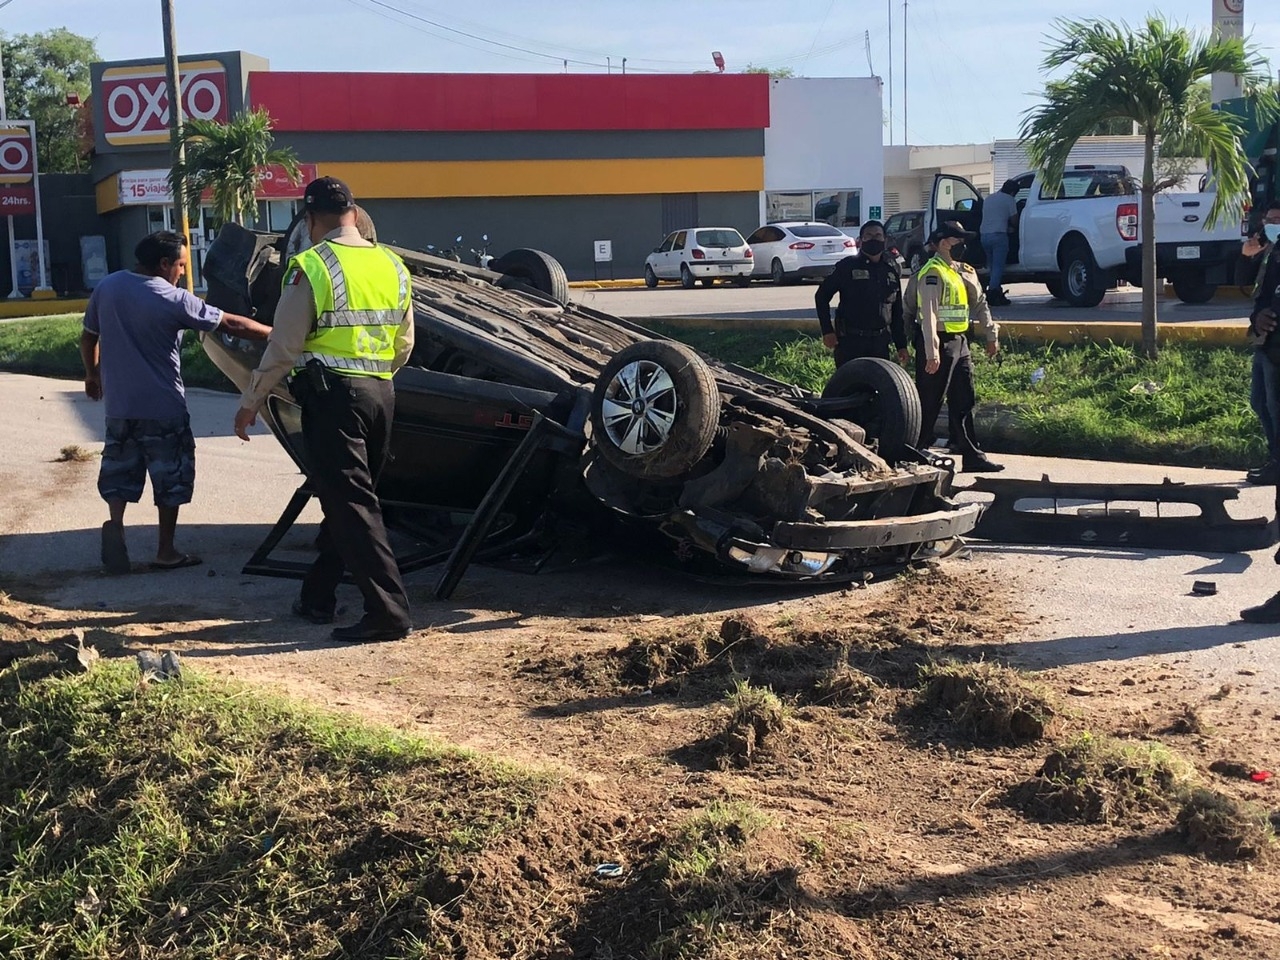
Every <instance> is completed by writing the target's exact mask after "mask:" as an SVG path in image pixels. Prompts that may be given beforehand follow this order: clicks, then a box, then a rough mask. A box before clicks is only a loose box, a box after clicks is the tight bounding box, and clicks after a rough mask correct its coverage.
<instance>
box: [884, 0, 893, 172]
mask: <svg viewBox="0 0 1280 960" xmlns="http://www.w3.org/2000/svg"><path fill="white" fill-rule="evenodd" d="M886 6H887V7H888V11H887V12H888V14H889V146H891V147H892V146H893V0H887V2H886Z"/></svg>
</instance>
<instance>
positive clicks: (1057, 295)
mask: <svg viewBox="0 0 1280 960" xmlns="http://www.w3.org/2000/svg"><path fill="white" fill-rule="evenodd" d="M1045 287H1046V288H1047V289H1048V291H1049V296H1051V297H1053V299H1055V300H1061V299H1062V281H1061V280H1050V281H1048V282H1047V283H1045Z"/></svg>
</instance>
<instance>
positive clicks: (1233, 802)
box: [1178, 788, 1276, 860]
mask: <svg viewBox="0 0 1280 960" xmlns="http://www.w3.org/2000/svg"><path fill="white" fill-rule="evenodd" d="M1178 826H1179V827H1180V828H1181V829H1182V832H1183V835H1184V836H1185V837H1186V838H1187V842H1188V843H1190V844H1191V846H1192V847H1193V848H1194V849H1195V850H1197V851H1199V852H1200V853H1203V854H1206V855H1207V856H1211V857H1216V858H1219V859H1224V860H1264V859H1268V858H1270V857H1271V856H1272V855H1273V854H1274V853H1275V850H1276V831H1275V827H1274V826H1273V825H1272V823H1271V819H1270V814H1269V813H1268V811H1267V810H1265V809H1264V808H1263V807H1260V806H1259V805H1258V804H1256V803H1248V802H1247V801H1241V800H1237V799H1235V798H1234V797H1229V796H1227V795H1226V794H1224V793H1219V792H1218V791H1216V790H1206V789H1204V788H1198V789H1195V790H1192V791H1191V793H1190V794H1189V795H1188V796H1187V798H1186V800H1185V801H1184V802H1183V804H1182V809H1181V810H1179V811H1178Z"/></svg>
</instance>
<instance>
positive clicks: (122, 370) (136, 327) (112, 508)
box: [80, 231, 271, 573]
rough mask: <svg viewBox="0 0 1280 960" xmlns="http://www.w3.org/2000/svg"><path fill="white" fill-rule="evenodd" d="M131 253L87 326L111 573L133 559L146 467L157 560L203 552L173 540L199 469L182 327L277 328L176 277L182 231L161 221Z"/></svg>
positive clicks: (256, 333)
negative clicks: (128, 265) (130, 534)
mask: <svg viewBox="0 0 1280 960" xmlns="http://www.w3.org/2000/svg"><path fill="white" fill-rule="evenodd" d="M134 255H135V256H136V258H137V261H138V262H137V265H136V266H135V267H134V268H133V269H132V270H120V271H117V272H116V273H113V274H111V275H110V276H109V277H107V278H106V279H105V280H103V281H102V282H101V283H99V284H98V286H97V287H96V288H95V289H94V291H93V296H92V297H90V298H89V307H88V309H87V310H86V311H85V315H84V332H83V333H82V334H81V335H80V356H81V358H82V359H83V360H84V370H85V374H84V392H85V393H86V394H87V395H88V396H89V397H90V399H93V400H102V399H104V398H105V400H106V406H107V411H106V413H107V424H106V433H107V438H106V445H105V446H104V447H103V450H102V466H101V469H100V470H99V473H98V492H99V493H100V494H101V495H102V499H104V500H105V501H107V509H108V511H109V514H110V519H109V520H107V522H106V523H104V524H103V525H102V563H103V566H105V567H106V569H107V571H108V572H109V573H128V572H129V570H130V569H131V568H130V564H129V551H128V548H127V547H126V545H125V539H124V511H125V507H126V506H127V505H128V504H130V503H137V502H138V501H139V500H140V499H142V487H143V484H144V482H145V480H146V477H147V474H148V473H149V474H150V475H151V492H152V494H153V495H154V497H155V503H156V509H157V510H158V511H159V518H160V523H159V528H160V538H159V545H158V547H157V549H156V558H155V560H154V561H153V562H152V563H151V567H152V569H156V570H172V569H175V568H178V567H189V566H193V565H195V564H197V563H199V562H200V559H199V558H198V557H194V556H191V555H190V554H185V553H180V552H179V551H178V550H177V549H176V548H175V547H174V543H173V539H174V532H175V530H176V528H177V525H178V508H179V507H180V506H182V504H184V503H190V502H191V494H192V488H193V486H194V484H195V475H196V464H195V452H196V443H195V438H194V437H193V436H192V434H191V420H190V418H189V416H188V415H187V397H186V391H185V389H184V387H183V383H182V363H181V359H180V357H179V351H180V349H181V347H182V332H183V331H184V330H195V331H198V332H204V333H208V332H210V331H213V330H218V329H220V330H222V331H224V332H225V333H229V334H231V335H233V336H237V337H244V338H247V339H251V340H265V339H266V338H267V335H268V334H269V333H270V332H271V328H270V327H267V326H264V325H263V324H261V323H258V322H257V321H255V320H250V319H249V318H248V317H240V316H236V315H235V314H231V313H225V312H223V311H221V310H219V309H217V308H216V307H211V306H209V305H208V304H206V303H205V302H204V301H203V300H201V299H200V298H199V297H196V296H193V295H192V294H191V293H188V292H187V291H186V290H183V289H181V288H180V287H178V286H177V283H178V280H179V279H180V278H181V277H182V275H183V273H184V272H186V269H187V263H188V260H187V242H186V240H185V238H184V237H183V236H182V235H181V234H178V233H173V232H171V231H160V232H158V233H153V234H150V235H149V236H146V237H143V239H142V240H141V242H139V244H138V246H137V247H136V248H135V249H134Z"/></svg>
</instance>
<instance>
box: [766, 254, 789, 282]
mask: <svg viewBox="0 0 1280 960" xmlns="http://www.w3.org/2000/svg"><path fill="white" fill-rule="evenodd" d="M769 276H770V277H771V278H773V282H774V283H776V284H778V285H779V286H781V285H782V284H784V283H786V282H787V271H786V270H784V269H782V261H781V260H779V259H778V258H777V257H774V258H773V263H771V264H769Z"/></svg>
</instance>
